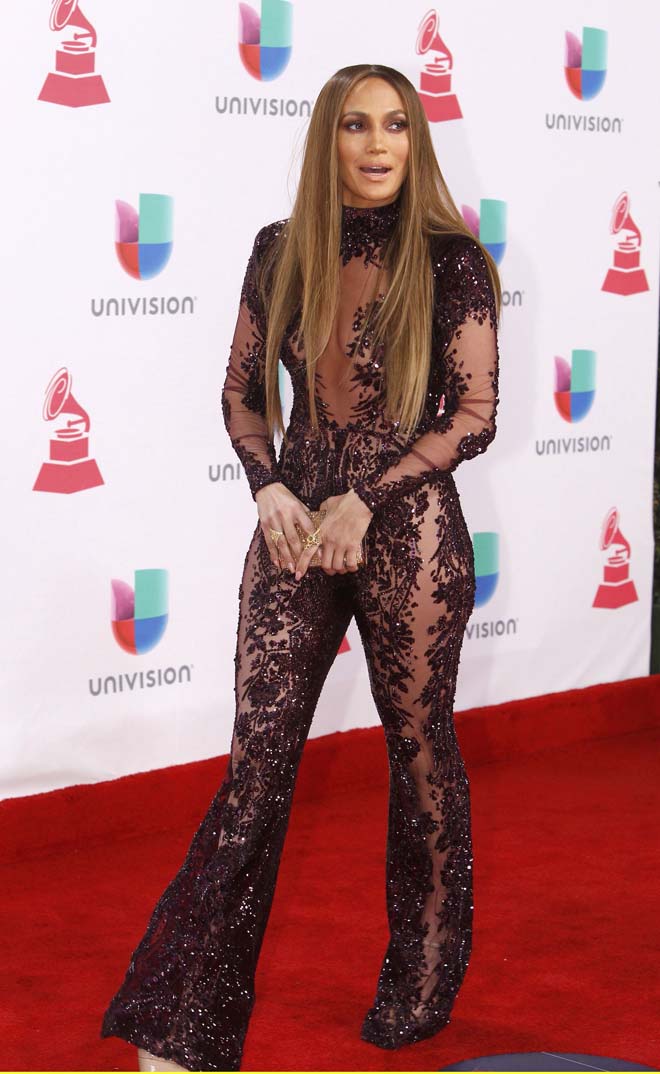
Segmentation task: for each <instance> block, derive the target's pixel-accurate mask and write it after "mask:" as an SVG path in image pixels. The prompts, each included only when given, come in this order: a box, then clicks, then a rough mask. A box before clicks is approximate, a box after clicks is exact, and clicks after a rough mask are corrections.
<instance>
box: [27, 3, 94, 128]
mask: <svg viewBox="0 0 660 1074" xmlns="http://www.w3.org/2000/svg"><path fill="white" fill-rule="evenodd" d="M85 2H86V0H85ZM50 28H51V30H54V31H55V32H56V33H62V31H64V30H66V32H67V36H66V38H65V39H64V40H62V41H60V43H59V45H58V47H57V50H56V52H55V70H54V71H51V72H50V74H49V75H48V76H47V78H46V81H45V82H44V84H43V87H42V90H41V93H40V94H39V98H38V99H39V100H40V101H50V102H51V104H64V105H67V106H68V107H69V108H80V107H82V106H84V105H89V104H107V103H108V101H109V100H110V98H109V97H108V91H107V90H106V88H105V83H104V82H103V79H102V78H101V75H99V74H97V73H96V71H95V61H96V30H95V29H94V27H93V26H92V24H91V22H90V21H89V19H86V18H85V16H84V15H83V13H82V11H81V10H80V8H79V6H78V0H53V7H52V10H51V13H50Z"/></svg>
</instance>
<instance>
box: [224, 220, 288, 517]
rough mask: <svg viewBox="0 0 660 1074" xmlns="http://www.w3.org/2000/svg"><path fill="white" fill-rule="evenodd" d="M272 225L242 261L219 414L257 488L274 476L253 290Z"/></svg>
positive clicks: (261, 319)
mask: <svg viewBox="0 0 660 1074" xmlns="http://www.w3.org/2000/svg"><path fill="white" fill-rule="evenodd" d="M276 226H277V225H274V224H269V225H267V226H266V227H264V228H262V229H261V231H260V232H259V233H258V235H257V237H256V239H255V241H254V246H253V249H252V253H251V254H250V259H249V261H248V265H247V270H246V273H245V279H244V281H243V287H242V289H241V301H240V307H239V311H238V318H237V321H236V328H235V330H234V338H233V340H232V344H231V349H230V354H229V362H228V365H227V371H226V374H225V382H224V386H223V389H222V415H223V418H224V422H225V427H226V429H227V432H228V434H229V437H230V439H231V442H232V445H233V448H234V451H235V452H236V454H237V455H238V457H239V459H240V460H241V463H242V465H243V469H244V470H245V475H246V477H247V480H248V484H249V486H250V491H251V493H252V498H253V499H254V498H255V495H256V493H257V492H258V491H259V489H261V488H263V487H264V485H268V484H270V483H271V482H274V481H280V480H281V477H280V473H279V470H278V466H277V459H276V455H275V446H274V444H273V441H272V439H271V438H270V437H269V436H268V429H267V425H266V388H265V376H264V374H265V365H266V331H267V325H266V316H265V311H264V308H263V303H262V301H261V299H260V296H259V292H258V290H257V266H258V264H259V255H260V253H261V252H262V251H263V249H264V245H265V244H266V243H267V242H268V240H269V239H270V238H271V237H274V235H273V232H274V229H275V228H276Z"/></svg>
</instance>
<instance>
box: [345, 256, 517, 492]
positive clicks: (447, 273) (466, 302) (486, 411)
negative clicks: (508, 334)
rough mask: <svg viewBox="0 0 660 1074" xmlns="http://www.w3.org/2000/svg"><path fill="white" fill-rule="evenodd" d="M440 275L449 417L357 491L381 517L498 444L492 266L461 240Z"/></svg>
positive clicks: (440, 324) (438, 322)
mask: <svg viewBox="0 0 660 1074" xmlns="http://www.w3.org/2000/svg"><path fill="white" fill-rule="evenodd" d="M444 256H445V255H441V257H444ZM438 267H439V269H440V275H439V279H438V283H437V284H436V287H438V288H439V289H440V295H439V298H438V299H437V300H436V310H435V313H434V316H435V318H436V327H437V328H438V329H439V332H440V335H441V337H442V338H444V339H447V338H448V334H450V342H449V345H448V346H447V348H446V350H445V351H444V353H443V355H442V357H441V358H440V362H441V374H442V375H441V382H442V388H443V392H444V396H445V409H444V412H443V414H442V415H441V416H439V417H437V418H436V419H435V420H434V422H433V425H432V426H431V428H430V429H429V430H428V431H427V432H425V433H423V434H422V435H421V436H419V437H418V438H417V439H416V440H413V441H412V442H411V443H410V444H409V445H408V447H407V448H404V451H403V454H402V455H401V456H400V457H399V458H398V459H396V461H395V462H393V463H391V464H389V465H388V464H387V463H384V464H383V465H382V466H381V467H380V469H379V470H378V471H377V472H376V473H375V474H370V475H369V476H368V477H367V478H366V479H365V480H363V481H358V482H356V483H354V484H353V486H352V487H353V489H354V491H355V492H356V493H357V495H358V496H359V497H360V499H361V500H362V501H363V502H364V503H366V505H367V506H368V507H369V509H370V510H371V511H373V512H374V513H375V512H376V511H378V510H380V508H382V507H383V506H384V505H385V504H387V502H388V501H389V500H390V498H391V497H393V496H398V495H400V494H401V493H404V492H407V491H409V490H411V489H414V488H416V487H417V486H418V485H420V484H422V483H423V482H424V481H427V480H428V479H429V478H430V477H432V476H433V474H435V473H437V472H438V471H442V472H449V471H451V470H455V469H456V467H457V466H458V464H459V463H460V462H462V461H463V459H471V458H473V457H474V456H475V455H478V454H481V452H483V451H485V450H486V448H487V447H488V445H489V444H490V442H491V440H492V439H493V437H494V436H495V429H496V426H495V414H496V411H497V382H498V371H499V352H498V343H497V318H496V312H495V296H494V293H493V288H492V284H491V281H490V277H489V275H488V269H487V266H486V259H485V258H484V256H483V253H482V251H481V249H480V248H479V246H478V245H477V244H476V242H474V241H473V240H471V239H470V238H469V237H466V238H465V239H463V238H462V237H459V238H458V239H457V240H453V241H452V242H451V249H450V250H449V251H448V253H447V255H446V263H443V261H442V260H440V261H439V263H438Z"/></svg>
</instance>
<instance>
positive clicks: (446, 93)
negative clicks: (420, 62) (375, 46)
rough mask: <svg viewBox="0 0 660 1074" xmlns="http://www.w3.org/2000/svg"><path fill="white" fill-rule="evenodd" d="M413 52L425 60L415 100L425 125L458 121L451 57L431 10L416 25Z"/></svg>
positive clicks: (460, 115) (459, 115) (459, 113)
mask: <svg viewBox="0 0 660 1074" xmlns="http://www.w3.org/2000/svg"><path fill="white" fill-rule="evenodd" d="M416 50H417V54H418V56H428V57H429V59H428V61H427V63H426V64H425V65H424V68H423V70H422V73H421V75H420V79H419V96H420V100H421V102H422V105H423V106H424V111H425V112H426V118H427V119H428V121H429V123H439V122H441V121H442V120H447V119H462V118H463V113H462V112H461V106H460V105H459V103H458V98H457V97H456V94H454V93H452V91H451V72H452V67H453V57H452V54H451V52H450V51H449V49H448V48H447V46H446V45H445V43H444V41H443V40H442V38H441V37H440V33H439V31H438V13H437V11H434V10H433V9H431V10H430V11H427V12H426V15H425V16H424V18H423V19H422V21H421V23H420V24H419V30H418V33H417V45H416Z"/></svg>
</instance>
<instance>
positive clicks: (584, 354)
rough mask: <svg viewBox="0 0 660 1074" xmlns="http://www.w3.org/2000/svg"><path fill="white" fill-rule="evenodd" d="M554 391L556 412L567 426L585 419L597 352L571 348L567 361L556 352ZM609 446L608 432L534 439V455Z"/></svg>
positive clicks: (593, 390) (592, 392)
mask: <svg viewBox="0 0 660 1074" xmlns="http://www.w3.org/2000/svg"><path fill="white" fill-rule="evenodd" d="M553 394H554V402H555V409H556V411H557V413H558V414H559V415H560V416H561V418H563V420H564V421H567V422H568V423H569V425H574V424H575V423H576V422H578V421H582V420H583V419H584V418H586V416H587V414H589V412H590V411H591V408H592V406H593V403H594V399H595V398H596V352H595V351H591V350H581V349H580V350H577V349H576V350H573V351H571V361H570V364H569V362H568V361H567V360H566V358H562V357H561V356H559V355H558V356H557V357H556V358H555V382H554V393H553ZM611 448H612V434H611V433H585V434H584V435H583V436H563V435H560V436H551V437H548V438H546V439H538V440H536V454H537V455H547V456H550V455H585V454H586V455H588V454H592V455H593V454H595V453H601V452H603V451H610V450H611Z"/></svg>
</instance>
